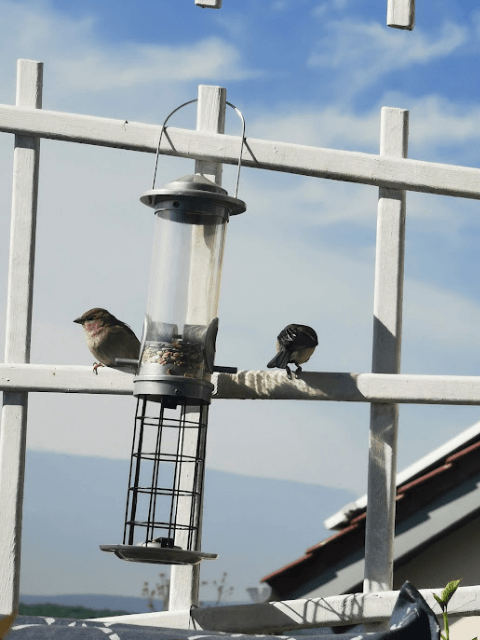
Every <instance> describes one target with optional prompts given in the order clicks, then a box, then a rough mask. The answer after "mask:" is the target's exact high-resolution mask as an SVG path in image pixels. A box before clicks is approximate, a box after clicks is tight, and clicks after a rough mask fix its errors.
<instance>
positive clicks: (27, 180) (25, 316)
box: [0, 60, 43, 616]
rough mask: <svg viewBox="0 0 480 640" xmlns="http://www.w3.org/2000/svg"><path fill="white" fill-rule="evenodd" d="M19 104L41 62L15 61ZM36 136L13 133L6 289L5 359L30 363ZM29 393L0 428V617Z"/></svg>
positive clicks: (15, 541)
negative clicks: (0, 571) (11, 190)
mask: <svg viewBox="0 0 480 640" xmlns="http://www.w3.org/2000/svg"><path fill="white" fill-rule="evenodd" d="M17 74H18V75H17V96H16V102H17V104H18V105H21V106H26V107H32V108H37V109H40V108H41V106H42V75H43V65H42V64H41V63H39V62H33V61H31V60H19V61H18V64H17ZM39 154H40V140H39V139H38V138H31V137H24V136H20V135H16V136H15V149H14V159H13V193H12V223H11V233H10V258H9V271H8V292H7V321H6V342H5V361H6V362H29V360H30V337H31V321H32V301H33V275H34V259H35V226H36V214H37V192H38V164H39ZM27 410H28V393H27V392H26V391H21V392H15V391H13V392H6V393H4V397H3V407H2V426H1V429H0V513H1V517H2V526H1V527H0V567H1V570H2V579H1V580H0V616H9V615H11V614H12V613H15V612H16V611H18V604H19V593H20V544H21V528H22V504H23V481H24V472H25V442H26V432H27Z"/></svg>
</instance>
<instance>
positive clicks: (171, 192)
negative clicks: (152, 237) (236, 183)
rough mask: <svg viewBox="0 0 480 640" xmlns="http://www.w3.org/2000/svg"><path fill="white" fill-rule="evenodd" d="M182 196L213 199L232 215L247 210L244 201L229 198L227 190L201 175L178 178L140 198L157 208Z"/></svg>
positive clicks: (144, 202)
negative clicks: (165, 201)
mask: <svg viewBox="0 0 480 640" xmlns="http://www.w3.org/2000/svg"><path fill="white" fill-rule="evenodd" d="M182 196H184V197H195V198H200V199H211V200H213V201H214V202H215V203H217V204H220V205H224V206H225V208H227V209H228V210H229V214H230V215H236V214H238V213H243V212H244V211H245V210H246V208H247V207H246V204H245V202H243V200H239V199H238V198H233V197H232V196H229V195H228V192H227V191H226V190H225V189H223V188H222V187H220V186H219V185H218V184H216V183H215V182H212V181H211V180H209V179H208V178H205V176H203V175H201V174H200V173H195V174H193V175H187V176H183V178H177V179H176V180H173V181H172V182H168V183H167V184H166V185H165V186H164V187H162V188H161V189H150V190H149V191H146V192H145V193H144V194H143V195H142V196H141V197H140V201H141V202H142V203H143V204H146V205H147V206H149V207H153V208H155V207H157V206H158V205H159V203H161V202H162V201H164V200H167V199H171V198H176V197H178V198H180V197H182Z"/></svg>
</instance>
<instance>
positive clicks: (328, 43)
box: [308, 18, 469, 97]
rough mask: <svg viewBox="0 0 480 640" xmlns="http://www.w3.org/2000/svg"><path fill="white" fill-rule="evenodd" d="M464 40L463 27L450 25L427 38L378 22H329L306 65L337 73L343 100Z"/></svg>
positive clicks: (417, 31) (419, 32) (418, 32)
mask: <svg viewBox="0 0 480 640" xmlns="http://www.w3.org/2000/svg"><path fill="white" fill-rule="evenodd" d="M468 39H469V32H468V30H467V28H465V27H463V26H460V25H457V24H454V23H451V22H446V23H445V24H444V25H443V27H442V29H441V30H440V31H439V33H437V34H434V35H432V36H430V35H427V34H426V33H425V32H424V31H422V30H421V29H419V28H418V27H417V28H416V29H415V32H414V33H410V32H402V31H395V30H388V29H386V28H385V27H384V25H382V24H380V23H378V22H360V21H353V20H351V19H350V18H347V19H345V20H338V21H333V20H332V21H330V22H327V23H326V25H325V32H324V34H322V38H321V39H320V40H319V41H318V42H317V45H316V49H315V50H314V51H313V52H312V54H311V56H310V58H309V60H308V63H309V64H310V65H311V66H313V67H324V68H328V69H336V70H338V72H337V73H338V74H339V82H342V83H345V86H344V87H343V89H344V92H343V93H344V97H345V95H348V94H349V93H352V92H353V91H355V90H358V89H359V88H364V87H365V86H368V85H370V84H372V83H374V82H376V81H377V80H378V79H379V78H380V77H381V76H383V75H385V74H387V73H391V72H393V71H395V70H396V69H405V68H407V67H409V66H411V65H413V64H427V63H430V62H433V61H434V60H435V59H437V58H442V57H446V56H448V55H449V54H451V53H452V52H453V51H455V50H457V49H458V48H459V47H460V46H461V45H463V44H465V43H466V42H467V40H468ZM346 76H348V82H347V81H346Z"/></svg>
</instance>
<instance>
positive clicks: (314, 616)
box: [96, 587, 480, 633]
mask: <svg viewBox="0 0 480 640" xmlns="http://www.w3.org/2000/svg"><path fill="white" fill-rule="evenodd" d="M442 591H443V589H428V590H427V589H425V590H422V591H420V593H421V594H422V596H423V597H424V598H425V600H426V601H427V604H428V605H429V606H430V607H431V608H432V610H433V611H434V613H435V614H436V615H437V616H440V615H441V611H440V607H439V605H438V604H437V603H436V601H435V599H434V597H433V593H436V594H437V595H438V596H441V593H442ZM398 593H399V592H398V591H384V592H379V593H366V594H363V593H355V594H348V595H343V596H330V597H328V598H312V599H308V600H288V601H285V602H265V603H263V604H246V605H236V606H223V607H207V608H200V609H192V610H191V611H166V612H164V613H145V614H138V615H137V614H135V615H129V616H118V617H111V618H96V621H97V622H110V623H114V622H116V623H123V624H135V625H146V626H153V627H167V628H170V629H190V630H192V629H208V630H209V631H227V632H230V633H280V632H282V631H288V630H298V629H308V628H316V627H324V626H328V627H330V626H340V625H345V624H359V623H362V622H375V621H381V620H388V619H389V618H390V616H391V614H392V611H393V607H394V606H395V603H396V601H397V598H398ZM460 615H462V616H467V615H480V587H461V588H459V589H458V590H457V591H456V593H455V595H454V596H453V598H452V600H451V601H450V604H449V617H450V616H451V617H458V616H460Z"/></svg>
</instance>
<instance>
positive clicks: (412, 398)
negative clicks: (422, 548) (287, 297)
mask: <svg viewBox="0 0 480 640" xmlns="http://www.w3.org/2000/svg"><path fill="white" fill-rule="evenodd" d="M133 377H134V376H133V373H131V372H125V371H119V370H115V369H110V368H108V367H101V368H100V369H98V375H96V374H95V373H94V372H93V368H92V367H79V366H70V365H50V364H0V391H15V392H18V391H46V392H60V393H104V394H112V395H130V394H132V393H133ZM212 382H213V384H214V385H215V391H214V395H213V398H214V399H230V400H324V401H325V400H332V401H337V402H386V403H392V402H398V403H411V404H459V405H462V404H463V405H480V376H428V375H425V376H423V375H410V374H379V373H335V372H334V373H302V375H301V378H298V379H296V380H295V379H293V380H289V379H288V378H287V376H286V374H285V372H284V371H278V372H277V371H274V372H270V371H239V372H238V373H236V374H227V373H216V374H214V375H213V376H212Z"/></svg>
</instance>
